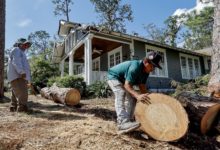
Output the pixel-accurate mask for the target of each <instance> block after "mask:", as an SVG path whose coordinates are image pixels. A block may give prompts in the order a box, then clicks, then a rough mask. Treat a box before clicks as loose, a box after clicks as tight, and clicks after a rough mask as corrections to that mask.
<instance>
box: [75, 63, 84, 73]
mask: <svg viewBox="0 0 220 150" xmlns="http://www.w3.org/2000/svg"><path fill="white" fill-rule="evenodd" d="M83 72H84V64H83V63H74V74H75V75H78V74H82V73H83Z"/></svg>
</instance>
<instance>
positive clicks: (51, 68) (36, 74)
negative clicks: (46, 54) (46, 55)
mask: <svg viewBox="0 0 220 150" xmlns="http://www.w3.org/2000/svg"><path fill="white" fill-rule="evenodd" d="M30 65H31V74H32V83H33V85H34V86H36V87H40V88H43V87H46V85H47V82H48V79H49V78H51V77H54V76H58V75H59V67H58V66H57V65H54V64H53V65H52V64H50V62H49V61H48V60H45V59H43V58H41V57H34V58H32V59H31V63H30Z"/></svg>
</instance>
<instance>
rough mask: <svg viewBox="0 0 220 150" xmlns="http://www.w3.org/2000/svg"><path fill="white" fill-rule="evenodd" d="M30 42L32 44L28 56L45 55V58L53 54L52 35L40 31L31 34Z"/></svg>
mask: <svg viewBox="0 0 220 150" xmlns="http://www.w3.org/2000/svg"><path fill="white" fill-rule="evenodd" d="M28 40H30V41H31V42H32V45H31V47H30V49H29V50H28V55H29V56H33V55H40V54H41V55H44V56H45V58H47V57H48V54H49V53H50V52H52V44H51V42H50V35H49V33H47V32H46V31H43V30H40V31H36V32H34V33H30V35H29V36H28Z"/></svg>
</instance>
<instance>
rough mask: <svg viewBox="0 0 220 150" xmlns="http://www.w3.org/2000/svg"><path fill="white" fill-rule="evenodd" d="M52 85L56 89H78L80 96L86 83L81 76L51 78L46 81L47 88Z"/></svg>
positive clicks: (82, 94) (83, 92)
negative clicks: (54, 85) (56, 87)
mask: <svg viewBox="0 0 220 150" xmlns="http://www.w3.org/2000/svg"><path fill="white" fill-rule="evenodd" d="M54 83H56V86H58V87H65V88H75V89H78V90H79V91H80V94H81V96H84V94H85V89H86V83H85V82H84V79H83V77H81V76H64V77H52V78H50V79H49V80H48V83H47V86H52V85H53V84H54Z"/></svg>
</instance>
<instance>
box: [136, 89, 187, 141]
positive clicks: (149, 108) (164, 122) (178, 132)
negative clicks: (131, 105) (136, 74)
mask: <svg viewBox="0 0 220 150" xmlns="http://www.w3.org/2000/svg"><path fill="white" fill-rule="evenodd" d="M149 98H150V102H151V104H144V103H141V102H139V103H137V105H136V108H135V119H136V120H137V121H138V122H140V123H141V127H140V129H141V130H142V131H144V132H145V133H146V134H148V135H149V136H151V137H152V138H154V139H156V140H160V141H175V140H177V139H179V138H181V137H183V136H184V135H185V133H186V132H187V129H188V116H187V113H186V111H185V110H184V108H183V107H182V105H181V104H180V102H179V101H177V100H176V99H175V98H172V97H170V96H167V95H164V94H157V93H152V94H149Z"/></svg>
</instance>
